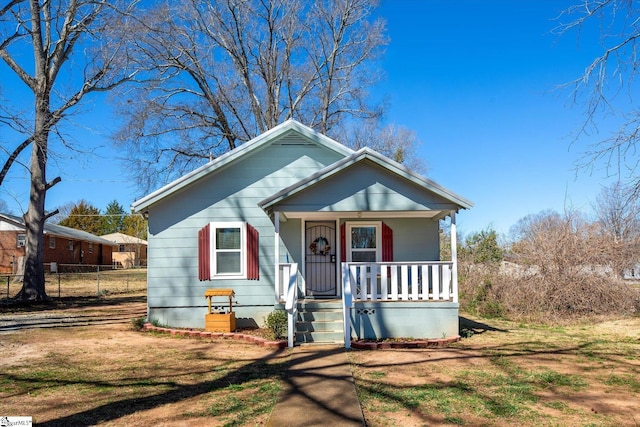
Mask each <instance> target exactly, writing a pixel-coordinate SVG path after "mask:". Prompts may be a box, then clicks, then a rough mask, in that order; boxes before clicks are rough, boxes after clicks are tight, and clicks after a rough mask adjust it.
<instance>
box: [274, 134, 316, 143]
mask: <svg viewBox="0 0 640 427" xmlns="http://www.w3.org/2000/svg"><path fill="white" fill-rule="evenodd" d="M273 143H274V144H277V145H313V143H312V142H311V141H310V140H309V139H307V138H305V137H304V136H302V135H300V134H299V133H296V132H288V133H286V134H285V135H282V136H281V137H280V138H278V139H277V140H276V141H274V142H273Z"/></svg>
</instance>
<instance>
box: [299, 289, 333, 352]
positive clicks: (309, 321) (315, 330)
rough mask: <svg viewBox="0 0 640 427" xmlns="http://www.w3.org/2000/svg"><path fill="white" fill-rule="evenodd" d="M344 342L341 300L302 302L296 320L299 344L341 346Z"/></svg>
mask: <svg viewBox="0 0 640 427" xmlns="http://www.w3.org/2000/svg"><path fill="white" fill-rule="evenodd" d="M343 340H344V324H343V320H342V301H341V300H325V301H323V300H317V299H316V300H301V301H300V302H298V318H297V319H296V343H297V344H341V343H342V342H343Z"/></svg>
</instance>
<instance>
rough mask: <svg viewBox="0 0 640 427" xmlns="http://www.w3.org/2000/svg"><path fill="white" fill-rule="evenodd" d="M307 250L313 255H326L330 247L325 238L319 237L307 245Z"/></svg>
mask: <svg viewBox="0 0 640 427" xmlns="http://www.w3.org/2000/svg"><path fill="white" fill-rule="evenodd" d="M309 249H311V253H312V254H314V255H328V254H329V251H330V250H331V246H329V241H328V240H327V238H326V237H322V236H320V237H318V238H317V239H316V240H314V241H313V242H312V243H311V244H310V245H309Z"/></svg>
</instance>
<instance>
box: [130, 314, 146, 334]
mask: <svg viewBox="0 0 640 427" xmlns="http://www.w3.org/2000/svg"><path fill="white" fill-rule="evenodd" d="M146 320H147V319H145V318H144V317H136V318H135V319H131V329H133V330H134V331H140V330H142V328H143V327H144V323H145V321H146Z"/></svg>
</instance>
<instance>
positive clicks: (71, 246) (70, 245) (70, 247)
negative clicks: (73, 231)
mask: <svg viewBox="0 0 640 427" xmlns="http://www.w3.org/2000/svg"><path fill="white" fill-rule="evenodd" d="M67 247H68V248H69V250H70V251H72V250H73V240H69V243H68V245H67Z"/></svg>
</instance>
